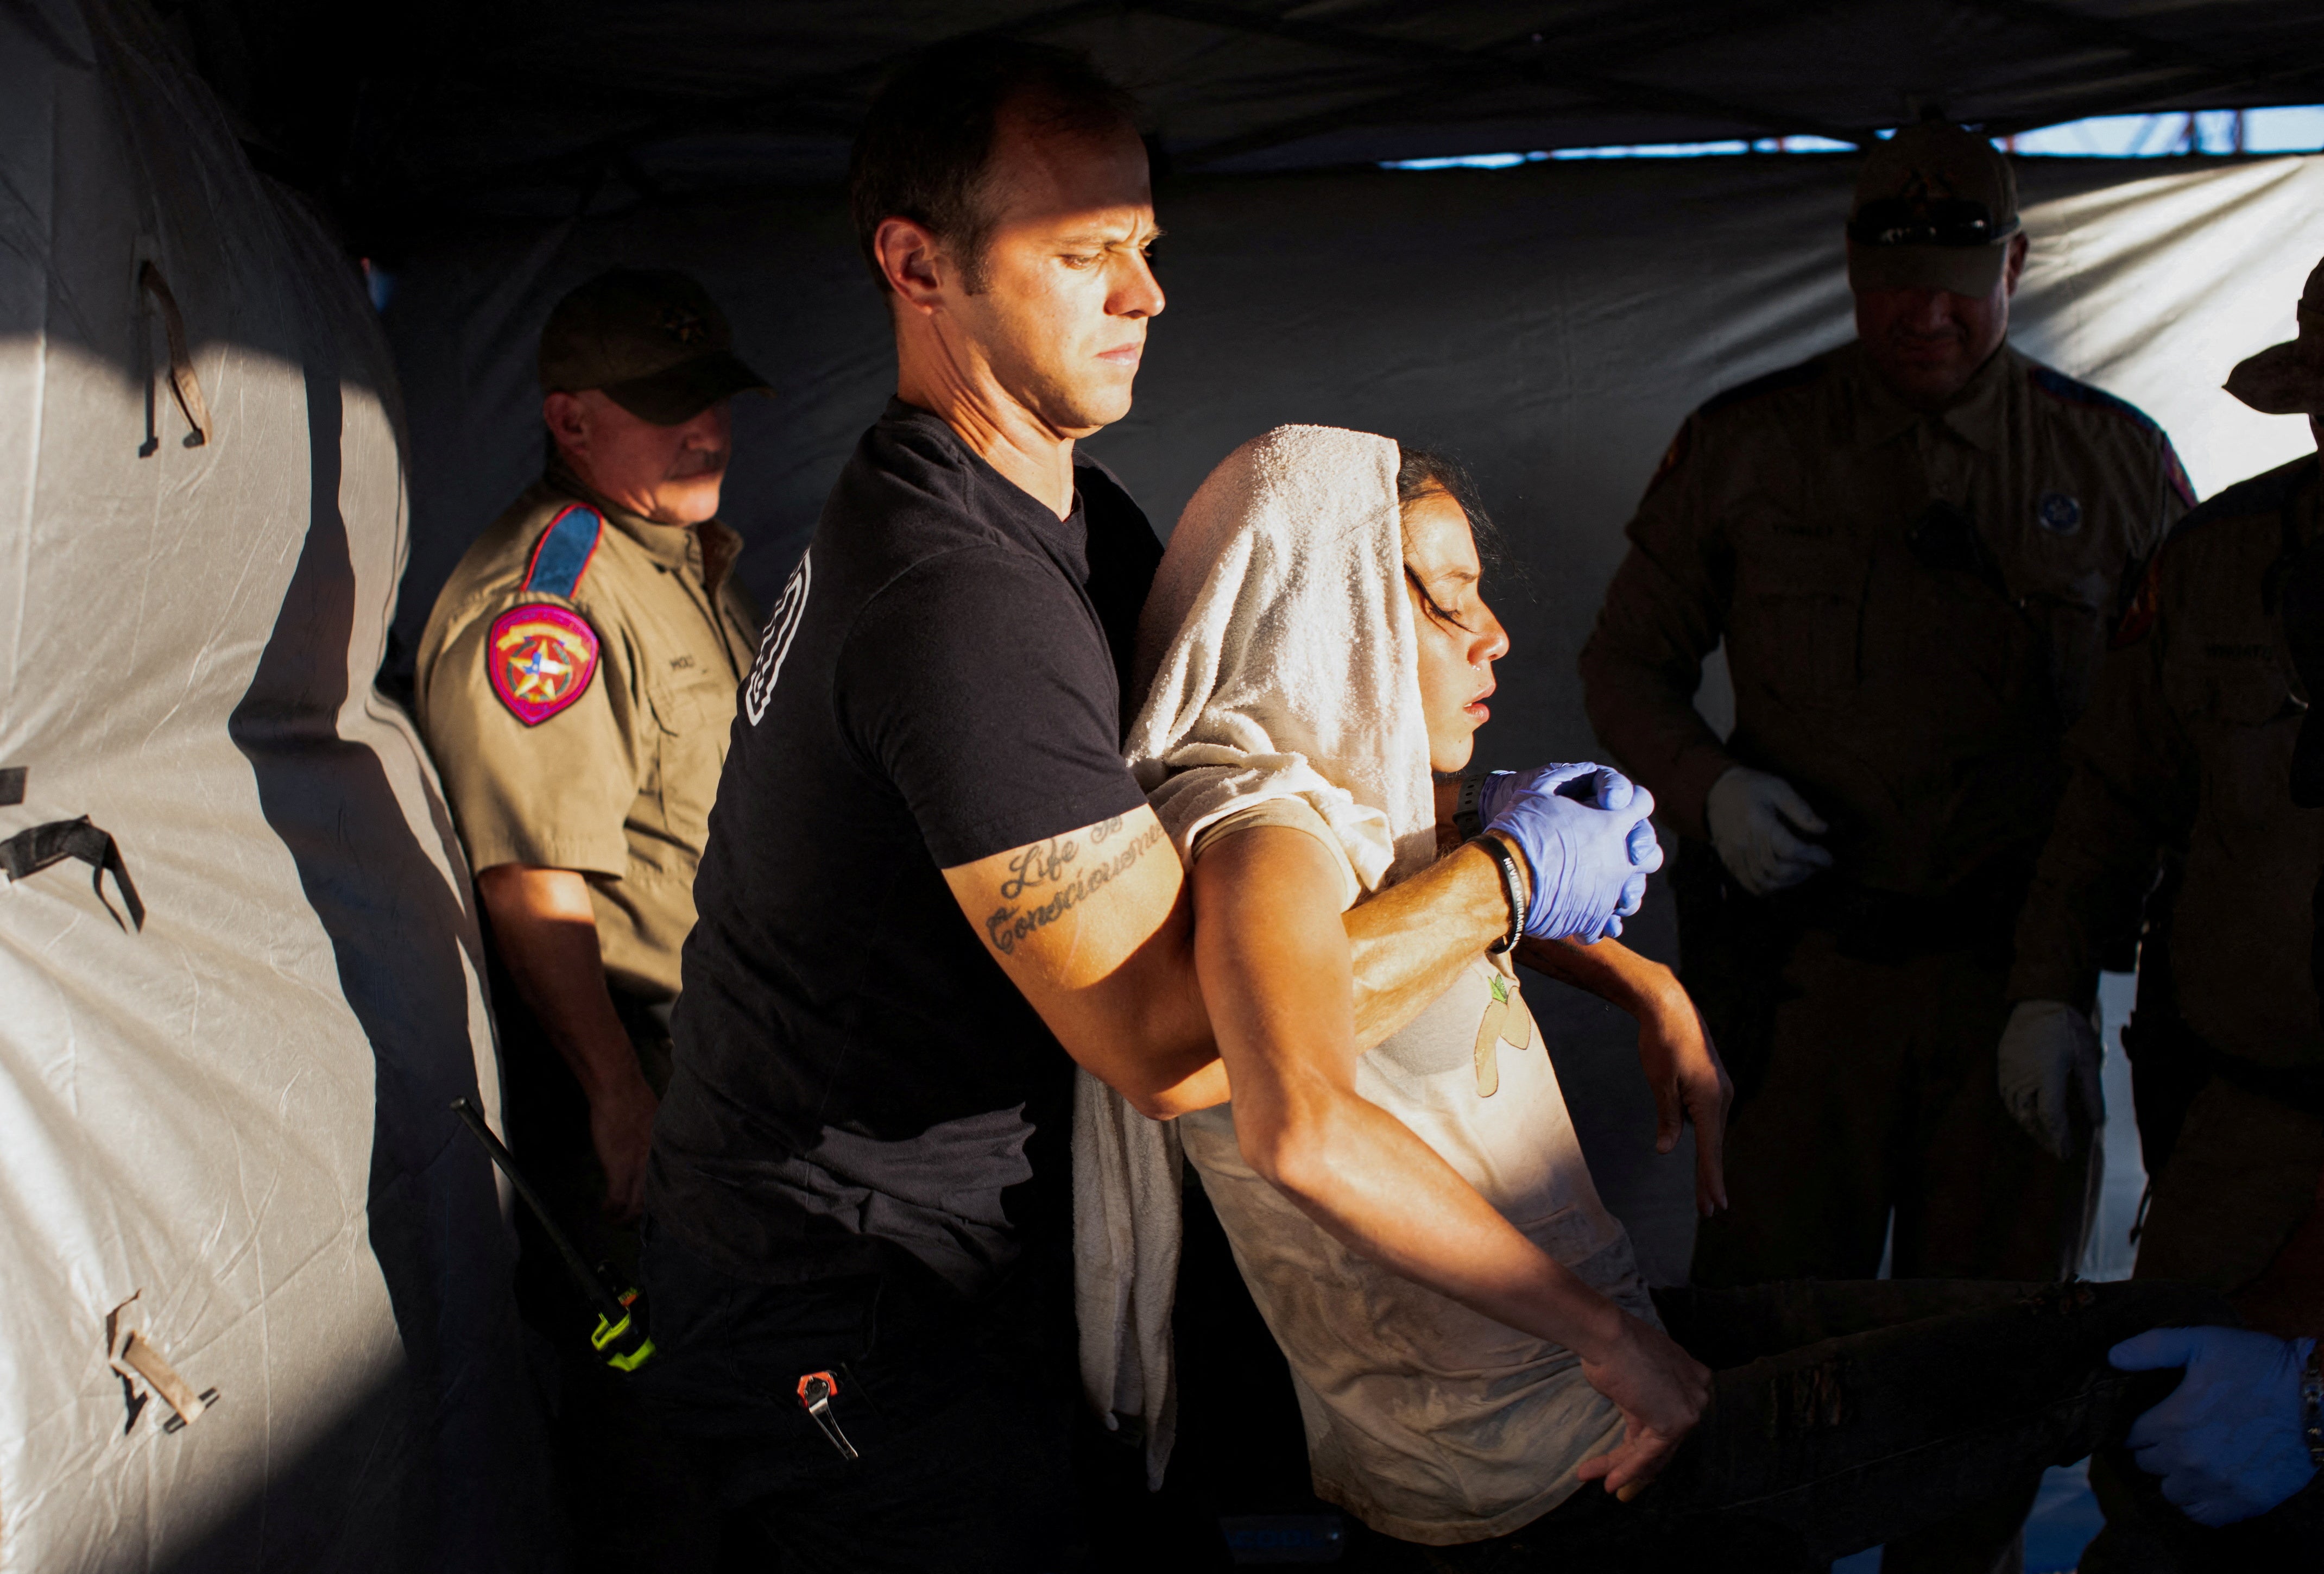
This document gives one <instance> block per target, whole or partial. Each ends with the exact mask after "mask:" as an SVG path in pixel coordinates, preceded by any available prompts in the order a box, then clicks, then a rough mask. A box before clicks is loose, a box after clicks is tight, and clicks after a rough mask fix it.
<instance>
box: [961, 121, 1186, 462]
mask: <svg viewBox="0 0 2324 1574" xmlns="http://www.w3.org/2000/svg"><path fill="white" fill-rule="evenodd" d="M983 200H984V203H985V206H986V210H987V212H988V214H989V215H990V217H991V227H990V228H989V229H988V231H987V233H986V236H985V242H984V249H983V251H982V254H981V255H979V257H978V258H977V267H976V270H975V273H976V277H975V278H974V279H973V281H971V280H966V279H964V278H962V277H961V276H960V274H959V273H958V271H957V270H950V271H948V276H947V277H946V280H945V291H944V295H945V308H946V310H948V312H949V313H950V315H951V316H952V318H953V319H954V321H955V322H956V323H957V325H958V328H959V329H960V331H961V333H962V335H963V336H964V339H965V340H966V343H965V345H964V347H963V348H964V350H966V351H967V352H968V353H970V354H973V355H974V356H978V357H979V358H981V359H982V361H983V362H984V363H985V365H986V366H988V367H989V368H990V370H991V374H992V375H993V377H994V380H995V381H997V382H998V383H999V384H1001V387H1002V388H1004V389H1006V390H1007V391H1008V393H1009V394H1010V396H1011V397H1012V398H1014V399H1015V400H1016V401H1017V402H1018V403H1020V404H1022V405H1023V406H1024V407H1025V408H1026V409H1027V410H1028V411H1029V412H1032V413H1033V414H1034V415H1035V416H1037V417H1038V418H1039V419H1040V420H1041V421H1042V422H1043V423H1044V424H1046V425H1047V426H1048V427H1049V428H1050V429H1051V430H1052V431H1056V432H1057V433H1058V434H1060V435H1061V436H1067V437H1082V436H1086V435H1087V434H1089V433H1090V432H1093V431H1096V430H1097V429H1098V428H1100V427H1102V426H1106V425H1109V424H1111V422H1113V421H1120V419H1121V418H1122V417H1123V416H1125V415H1127V414H1129V413H1130V386H1131V384H1133V383H1135V382H1136V381H1137V377H1138V364H1139V358H1140V357H1141V356H1143V355H1144V353H1145V349H1146V324H1147V320H1148V319H1149V318H1151V317H1153V316H1155V315H1156V314H1157V313H1158V312H1159V311H1160V310H1162V307H1163V296H1162V287H1161V286H1160V285H1159V284H1157V283H1156V282H1155V280H1154V270H1153V268H1152V267H1151V266H1150V265H1149V264H1148V250H1149V249H1150V248H1151V247H1152V245H1153V244H1154V242H1155V241H1156V240H1157V238H1159V236H1160V235H1161V231H1160V230H1159V229H1158V228H1157V227H1156V226H1155V223H1154V197H1153V192H1152V190H1151V189H1150V188H1149V186H1148V181H1147V171H1146V147H1145V144H1142V143H1140V142H1139V140H1138V137H1137V135H1136V134H1135V133H1133V132H1131V131H1130V129H1128V128H1127V127H1123V128H1120V129H1119V130H1116V131H1113V132H1111V133H1108V134H1103V135H1100V136H1094V137H1093V136H1084V135H1076V134H1045V133H1042V132H1040V131H1038V130H1037V129H1036V128H1034V127H1033V126H1031V125H1028V123H1027V121H1026V119H1025V117H1024V116H1019V115H1010V114H1006V113H1004V114H1003V115H1002V116H1001V123H1000V125H999V126H998V127H997V128H996V129H995V133H994V139H993V149H992V162H991V165H990V166H989V170H988V173H987V174H986V177H985V185H984V190H983ZM971 282H973V283H974V284H976V285H977V286H978V288H977V289H976V291H975V292H973V293H971V292H969V290H968V288H967V286H968V284H969V283H971Z"/></svg>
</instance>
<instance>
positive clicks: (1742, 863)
mask: <svg viewBox="0 0 2324 1574" xmlns="http://www.w3.org/2000/svg"><path fill="white" fill-rule="evenodd" d="M1702 818H1703V819H1706V820H1708V821H1709V822H1710V824H1711V845H1712V846H1713V847H1717V848H1718V849H1719V860H1720V862H1721V863H1723V864H1725V865H1726V866H1727V869H1728V873H1729V874H1731V875H1734V876H1735V878H1736V879H1737V880H1738V882H1740V883H1741V884H1742V886H1743V889H1744V890H1746V891H1748V892H1749V893H1751V894H1752V895H1754V896H1768V895H1772V894H1774V893H1775V892H1778V891H1781V890H1784V888H1786V887H1787V886H1792V885H1796V884H1799V883H1800V882H1801V881H1803V880H1804V879H1806V878H1807V877H1808V876H1809V875H1812V874H1814V873H1815V872H1816V871H1817V870H1818V869H1829V868H1831V850H1830V849H1829V848H1825V847H1818V846H1817V845H1816V844H1815V843H1813V842H1812V841H1809V840H1808V839H1807V838H1806V837H1803V836H1801V835H1800V834H1799V833H1800V832H1801V831H1805V832H1807V833H1808V835H1809V836H1821V835H1822V834H1823V833H1824V832H1825V831H1828V830H1830V829H1831V827H1830V826H1828V825H1826V824H1824V822H1823V820H1822V819H1821V816H1819V815H1818V814H1817V813H1816V811H1815V810H1812V809H1810V808H1809V807H1808V801H1807V800H1806V799H1804V798H1803V797H1801V796H1800V795H1799V794H1798V793H1796V792H1793V791H1792V784H1791V783H1790V782H1786V781H1784V779H1783V778H1782V777H1781V776H1770V775H1769V774H1767V773H1766V772H1765V771H1752V770H1747V769H1745V768H1744V767H1743V766H1741V765H1734V766H1730V767H1729V769H1728V772H1727V773H1726V774H1725V775H1723V776H1721V777H1720V778H1719V780H1718V781H1716V782H1712V783H1711V796H1710V797H1709V798H1707V799H1705V800H1704V801H1703V805H1702ZM1787 821H1788V822H1789V823H1786V822H1787Z"/></svg>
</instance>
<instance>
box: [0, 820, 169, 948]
mask: <svg viewBox="0 0 2324 1574" xmlns="http://www.w3.org/2000/svg"><path fill="white" fill-rule="evenodd" d="M67 858H78V859H79V860H80V861H81V862H83V863H85V864H87V865H88V866H89V868H90V871H91V872H90V875H89V877H88V883H89V886H90V888H91V889H92V890H94V891H95V892H96V893H97V900H98V901H99V902H105V877H106V875H108V874H109V875H112V876H113V883H114V884H115V885H117V886H119V887H120V888H121V902H122V905H123V906H124V907H126V908H128V909H129V917H130V921H131V923H134V925H135V926H136V927H137V928H138V929H140V930H143V928H144V927H145V903H143V901H142V900H141V899H140V898H139V897H138V894H137V887H136V886H135V885H134V884H132V883H131V881H130V878H129V866H127V865H126V864H124V863H123V862H122V861H121V847H120V844H118V843H117V842H115V840H114V839H113V834H112V833H111V832H110V831H106V830H100V829H97V827H96V826H93V825H91V824H90V823H89V822H88V816H87V815H86V814H84V815H82V816H81V817H80V818H79V819H52V820H51V821H49V823H48V824H46V825H36V826H34V827H32V829H30V830H20V831H18V832H17V833H16V834H15V835H14V836H12V837H10V838H8V839H7V840H6V841H5V842H0V875H6V876H7V878H8V879H9V880H10V881H11V882H12V883H13V882H14V881H17V880H22V879H25V878H27V877H28V876H30V875H37V874H39V873H40V872H41V871H42V869H45V868H47V867H48V866H50V865H51V864H57V863H61V862H63V861H64V860H65V859H67ZM105 910H106V912H113V903H109V902H106V903H105ZM113 921H114V922H115V923H121V915H120V914H119V913H114V918H113ZM121 927H122V928H124V929H127V928H129V927H130V924H122V925H121Z"/></svg>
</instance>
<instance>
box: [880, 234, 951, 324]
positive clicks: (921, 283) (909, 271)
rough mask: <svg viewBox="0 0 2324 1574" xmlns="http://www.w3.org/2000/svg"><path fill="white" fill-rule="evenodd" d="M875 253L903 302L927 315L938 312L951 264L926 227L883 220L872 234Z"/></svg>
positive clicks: (888, 279)
mask: <svg viewBox="0 0 2324 1574" xmlns="http://www.w3.org/2000/svg"><path fill="white" fill-rule="evenodd" d="M871 250H872V253H873V255H876V256H877V257H878V258H879V259H880V272H881V275H882V276H883V277H885V278H886V279H887V281H888V288H889V289H890V290H892V291H893V292H895V295H896V299H897V301H899V302H900V303H901V304H903V305H905V306H907V307H909V308H910V309H911V310H915V311H918V312H921V313H924V314H926V313H931V312H933V311H935V310H936V306H937V303H938V302H939V301H940V300H941V299H942V296H943V292H944V282H945V271H946V269H947V267H948V266H949V264H947V263H946V261H945V256H944V251H943V247H942V246H941V245H940V244H939V243H938V242H937V240H936V236H935V235H934V234H933V233H932V232H931V231H930V230H929V229H928V227H927V226H926V225H923V224H917V223H914V222H913V221H912V220H911V219H908V218H883V219H881V221H880V227H879V229H878V230H877V231H875V232H874V233H873V235H872V237H871Z"/></svg>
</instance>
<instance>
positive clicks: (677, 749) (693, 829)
mask: <svg viewBox="0 0 2324 1574" xmlns="http://www.w3.org/2000/svg"><path fill="white" fill-rule="evenodd" d="M646 704H647V708H649V709H650V710H651V711H652V712H653V718H654V723H655V726H656V728H657V729H658V732H659V741H658V744H657V747H656V750H655V754H656V760H657V780H656V782H655V785H656V788H657V789H658V792H659V797H660V800H661V810H662V829H663V830H664V832H665V833H666V834H667V835H668V836H669V838H671V839H672V840H674V841H677V842H679V843H682V844H684V845H685V846H686V847H688V848H689V849H691V850H692V851H694V852H696V853H699V852H700V851H701V848H702V845H703V842H704V841H705V839H706V838H707V837H708V835H709V829H710V805H711V801H712V800H713V799H715V797H716V796H717V792H718V776H719V773H720V772H721V770H722V769H724V765H725V763H726V744H727V739H728V737H729V736H730V735H731V733H732V732H733V719H734V691H733V686H732V685H731V684H729V683H727V682H726V681H724V676H723V675H721V676H718V677H715V678H712V677H705V678H700V679H696V681H692V682H687V683H672V682H669V681H661V682H657V683H653V684H650V685H648V687H647V689H646Z"/></svg>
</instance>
